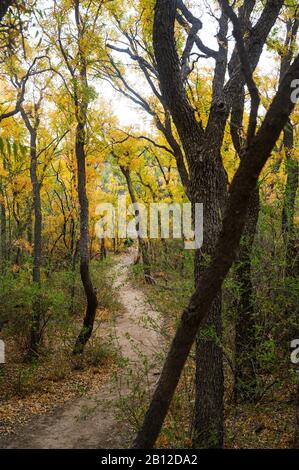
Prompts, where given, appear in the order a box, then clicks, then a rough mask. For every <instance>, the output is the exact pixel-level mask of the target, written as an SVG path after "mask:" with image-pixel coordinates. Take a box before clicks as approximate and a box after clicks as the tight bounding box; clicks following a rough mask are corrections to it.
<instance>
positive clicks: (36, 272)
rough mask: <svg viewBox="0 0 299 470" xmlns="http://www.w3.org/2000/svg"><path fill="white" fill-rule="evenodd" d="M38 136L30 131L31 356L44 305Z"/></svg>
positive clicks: (39, 336)
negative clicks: (41, 286) (42, 298)
mask: <svg viewBox="0 0 299 470" xmlns="http://www.w3.org/2000/svg"><path fill="white" fill-rule="evenodd" d="M36 140H37V134H36V130H35V129H31V130H30V178H31V184H32V190H33V207H34V242H33V273H32V280H33V283H34V284H35V285H36V288H37V293H36V296H35V300H34V302H33V317H32V325H31V332H30V345H29V348H30V354H32V355H36V354H37V353H38V348H39V345H40V342H41V339H42V325H41V323H42V305H41V298H40V295H39V292H38V291H39V289H40V263H41V251H42V210H41V197H40V183H39V181H38V176H37V152H36Z"/></svg>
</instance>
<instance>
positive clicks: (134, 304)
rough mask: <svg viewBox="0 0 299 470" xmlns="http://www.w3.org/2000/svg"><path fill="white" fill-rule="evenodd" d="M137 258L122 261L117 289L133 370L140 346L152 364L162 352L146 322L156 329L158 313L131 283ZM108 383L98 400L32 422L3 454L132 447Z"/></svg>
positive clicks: (119, 331)
mask: <svg viewBox="0 0 299 470" xmlns="http://www.w3.org/2000/svg"><path fill="white" fill-rule="evenodd" d="M133 257H134V254H133V252H130V253H126V254H123V255H120V256H119V259H118V263H117V266H116V268H115V269H116V281H115V287H116V291H117V294H118V295H119V299H120V301H121V303H122V304H123V305H124V307H125V311H124V314H123V315H121V316H119V317H118V318H117V319H116V322H115V325H114V327H113V330H112V333H113V337H114V341H115V342H117V344H118V345H119V346H120V348H121V350H122V354H123V355H124V356H125V357H127V358H128V360H129V364H130V367H132V368H136V367H138V361H141V360H142V359H141V358H140V356H139V354H138V352H136V345H137V347H138V349H139V350H140V351H141V353H142V354H141V355H142V356H143V355H145V356H146V357H148V358H150V357H152V356H153V354H154V352H156V351H157V348H158V345H159V341H160V336H159V334H158V333H156V332H155V331H154V330H153V329H150V328H148V327H145V326H144V318H149V319H151V320H153V321H154V322H155V323H156V322H158V321H159V318H158V314H157V312H155V311H153V310H152V308H151V307H150V306H149V305H148V303H147V301H146V298H145V296H144V294H143V292H142V291H140V290H139V289H138V288H135V287H134V286H133V285H132V283H131V282H130V281H129V279H128V266H129V265H130V264H132V262H133ZM128 334H129V336H130V338H129V337H128ZM132 340H133V343H132ZM120 378H121V377H120ZM105 380H107V382H105V383H103V384H102V385H101V387H100V389H99V390H97V392H96V394H95V392H92V391H90V392H89V393H88V394H87V395H86V396H84V397H83V398H82V397H80V398H78V399H76V400H74V401H71V402H69V403H67V404H65V405H63V406H61V407H59V408H56V409H55V410H54V411H53V412H51V413H47V414H45V415H41V416H38V417H36V418H33V419H32V420H31V421H30V422H29V423H28V424H27V425H25V426H24V427H23V428H22V429H20V432H19V433H18V434H17V435H15V436H14V437H13V438H11V437H10V438H6V439H4V440H2V442H1V441H0V448H7V449H11V448H20V449H26V448H28V449H57V448H64V449H76V448H77V449H89V448H124V447H127V446H128V445H129V443H130V440H131V439H132V436H131V433H130V431H129V429H128V428H127V427H126V426H125V425H124V424H121V423H120V422H119V421H118V420H117V418H116V416H115V407H114V406H113V402H114V401H116V400H118V397H119V395H118V392H117V391H115V385H114V384H113V383H112V382H111V381H109V378H108V379H105ZM153 380H154V378H153ZM122 382H125V381H124V380H123V381H121V380H120V383H122ZM121 393H122V394H124V395H125V394H126V387H125V386H124V385H121Z"/></svg>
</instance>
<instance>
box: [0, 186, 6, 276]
mask: <svg viewBox="0 0 299 470" xmlns="http://www.w3.org/2000/svg"><path fill="white" fill-rule="evenodd" d="M0 226H1V272H2V273H4V271H5V267H6V260H7V251H6V249H7V240H6V208H5V201H4V196H3V197H2V193H0Z"/></svg>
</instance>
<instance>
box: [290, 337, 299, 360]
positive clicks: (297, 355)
mask: <svg viewBox="0 0 299 470" xmlns="http://www.w3.org/2000/svg"><path fill="white" fill-rule="evenodd" d="M291 349H292V350H293V351H292V352H291V362H292V364H295V365H297V364H299V339H293V341H291Z"/></svg>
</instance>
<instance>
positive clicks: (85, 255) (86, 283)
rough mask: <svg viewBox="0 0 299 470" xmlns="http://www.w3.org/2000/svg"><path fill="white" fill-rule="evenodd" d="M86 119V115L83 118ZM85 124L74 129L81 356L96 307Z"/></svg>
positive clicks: (78, 348) (77, 347)
mask: <svg viewBox="0 0 299 470" xmlns="http://www.w3.org/2000/svg"><path fill="white" fill-rule="evenodd" d="M83 119H86V114H85V115H84V118H83ZM85 122H86V121H85ZM85 122H78V124H77V128H76V159H77V178H78V197H79V206H80V244H79V246H80V275H81V280H82V284H83V287H84V292H85V296H86V301H87V306H86V312H85V317H84V320H83V326H82V329H81V331H80V333H79V336H78V338H77V340H76V343H75V346H74V349H73V354H82V353H83V350H84V346H85V345H86V343H87V341H88V340H89V338H90V337H91V334H92V331H93V326H94V320H95V315H96V310H97V306H98V299H97V293H96V290H95V288H94V287H93V284H92V280H91V275H90V269H89V209H88V198H87V193H86V168H85V158H86V156H85V148H84V143H85Z"/></svg>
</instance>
